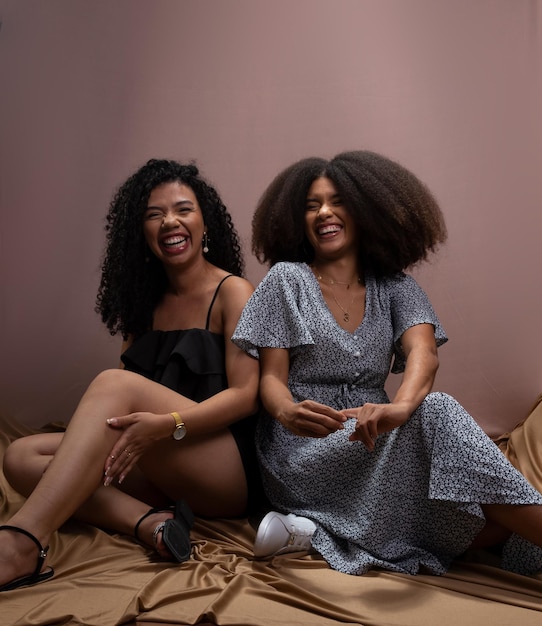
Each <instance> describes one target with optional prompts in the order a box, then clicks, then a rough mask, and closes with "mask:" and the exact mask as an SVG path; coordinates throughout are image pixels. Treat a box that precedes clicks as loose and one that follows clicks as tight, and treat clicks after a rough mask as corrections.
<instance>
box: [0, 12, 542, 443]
mask: <svg viewBox="0 0 542 626" xmlns="http://www.w3.org/2000/svg"><path fill="white" fill-rule="evenodd" d="M541 11H542V2H540V1H538V0H454V2H449V1H448V0H334V1H333V2H329V1H328V0H273V1H269V2H266V1H263V0H152V1H151V0H115V2H111V1H110V0H48V1H47V2H37V1H33V0H0V19H2V21H3V25H2V29H1V30H0V98H1V115H0V132H1V143H0V205H1V214H0V215H1V217H0V334H1V336H0V347H1V357H2V375H1V377H0V403H1V404H0V408H1V409H2V410H3V411H8V412H9V413H11V414H13V415H15V416H17V417H19V418H20V419H22V420H23V421H25V422H27V423H29V424H34V425H41V424H42V423H44V422H46V421H48V420H53V419H64V420H65V419H67V418H69V416H70V413H71V411H72V409H73V408H74V406H75V403H76V402H77V399H78V397H79V396H80V394H81V393H82V392H83V391H84V389H85V387H86V386H87V384H88V383H89V382H90V380H91V379H92V377H93V376H94V375H95V374H96V373H97V372H98V371H100V370H101V369H104V368H106V367H110V366H113V367H114V366H116V365H117V363H118V354H119V348H120V340H119V339H118V338H111V337H109V335H108V334H107V332H106V331H105V330H104V329H103V328H102V327H101V325H100V323H99V320H98V318H97V315H96V314H95V313H94V311H93V308H94V298H95V292H96V288H97V284H98V279H99V270H98V268H99V263H100V256H101V252H102V246H103V220H104V215H105V213H106V210H107V205H108V202H109V199H110V197H111V195H112V193H113V190H114V188H115V187H116V186H117V185H118V184H119V183H120V182H122V181H123V180H124V179H125V178H126V177H127V176H128V175H129V174H130V173H131V172H132V171H133V170H135V169H136V168H137V167H139V166H140V165H141V164H142V163H143V162H144V161H146V160H147V159H148V158H150V157H172V158H179V159H196V161H197V162H198V164H199V165H200V167H201V169H202V170H203V172H204V174H205V175H206V176H207V177H208V178H209V179H210V180H211V181H213V182H214V183H215V184H216V186H217V187H218V189H219V190H220V191H221V193H222V196H223V198H224V199H225V201H226V203H227V204H228V206H229V207H230V208H231V211H232V213H233V215H234V218H235V221H236V223H237V225H238V228H239V230H240V232H241V234H242V236H243V238H244V240H245V242H246V243H247V247H246V249H247V256H248V273H249V277H250V278H251V279H252V280H253V281H254V282H258V281H259V280H260V279H261V277H262V275H263V272H264V270H263V268H261V267H260V266H259V265H258V264H257V263H256V261H255V260H254V259H253V258H251V257H250V254H249V245H248V239H249V232H250V219H251V214H252V211H253V208H254V205H255V203H256V201H257V199H258V197H259V196H260V194H261V192H262V191H263V189H264V187H265V186H266V185H267V183H268V182H269V181H270V180H271V178H272V177H273V176H274V175H275V174H276V173H277V172H278V171H279V169H281V168H283V167H285V166H286V165H288V164H290V163H291V162H293V161H294V160H296V159H299V158H302V157H305V156H309V155H321V156H332V155H334V154H335V153H337V152H339V151H342V150H345V149H358V148H366V149H371V150H375V151H378V152H381V153H383V154H386V155H388V156H390V157H392V158H394V159H397V160H399V161H401V162H402V163H403V164H404V165H406V166H407V167H409V168H410V169H412V170H413V171H414V172H415V173H417V174H418V175H419V176H420V177H421V178H422V179H423V180H425V181H426V183H427V184H428V185H429V186H430V187H431V189H432V190H433V191H434V193H435V194H436V196H437V198H438V199H439V200H440V202H441V204H442V207H443V210H444V213H445V215H446V218H447V222H448V226H449V233H450V238H449V243H448V244H447V245H446V247H445V248H444V249H443V250H442V252H441V254H440V255H439V256H438V257H437V258H436V260H435V261H434V262H433V263H432V264H431V265H429V266H427V267H425V268H423V269H421V270H420V271H419V272H416V276H417V277H418V279H419V280H420V282H421V283H422V285H423V286H424V287H425V289H426V290H427V291H428V293H429V295H430V297H431V299H432V300H433V303H434V305H435V308H436V309H437V311H438V313H439V315H440V317H441V319H442V322H443V324H444V326H445V328H446V329H447V331H448V334H449V335H450V338H451V341H450V343H449V344H448V345H446V346H445V347H443V348H442V349H441V369H440V372H439V375H438V378H437V385H436V387H437V388H439V389H441V390H445V391H448V392H449V393H451V394H452V395H454V396H455V397H457V399H458V400H459V401H460V402H462V403H463V404H464V405H465V406H466V408H467V409H468V410H469V411H470V412H471V413H472V414H473V415H474V417H475V418H476V419H477V420H478V421H479V422H480V423H481V424H482V425H483V427H484V428H485V429H486V430H487V431H488V432H490V433H497V432H499V431H501V430H502V429H505V428H506V427H507V426H511V425H513V423H514V422H515V421H517V420H518V419H520V418H522V417H523V415H524V413H525V412H526V411H527V409H528V407H529V405H530V404H531V403H532V402H533V401H534V399H535V397H536V396H537V395H538V394H539V393H540V392H542V360H541V359H540V356H539V353H540V338H539V329H540V321H541V320H542V297H541V288H540V272H539V269H540V260H539V256H540V253H539V250H540V242H541V233H542V211H541V210H540V209H541V207H540V199H541V192H540V182H539V175H540V166H541V154H542V152H541V148H542V141H541V136H540V128H541V125H540V122H541V115H540V111H542V107H541V106H540V105H541V102H540V82H539V80H540V59H541V58H542V55H541V52H542V50H541V33H542V18H541V15H542V13H541Z"/></svg>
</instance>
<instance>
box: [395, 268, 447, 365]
mask: <svg viewBox="0 0 542 626" xmlns="http://www.w3.org/2000/svg"><path fill="white" fill-rule="evenodd" d="M389 290H390V291H389V294H390V308H391V315H392V323H393V342H394V361H393V366H392V369H391V371H392V372H393V373H394V374H399V373H401V372H403V371H404V369H405V363H406V361H405V354H404V352H403V349H402V347H401V336H402V335H403V333H404V332H405V331H406V330H408V329H409V328H411V327H412V326H416V325H417V324H432V325H433V327H434V329H435V340H436V342H437V346H441V345H442V344H443V343H446V341H448V337H447V336H446V333H445V332H444V329H443V328H442V325H441V323H440V321H439V319H438V317H437V314H436V313H435V311H434V309H433V307H432V305H431V303H430V302H429V298H428V297H427V294H426V293H425V291H424V290H423V289H422V288H421V287H420V286H419V285H418V283H417V282H416V281H415V280H414V278H412V276H409V275H407V274H400V275H398V276H397V277H395V278H394V279H392V280H390V282H389Z"/></svg>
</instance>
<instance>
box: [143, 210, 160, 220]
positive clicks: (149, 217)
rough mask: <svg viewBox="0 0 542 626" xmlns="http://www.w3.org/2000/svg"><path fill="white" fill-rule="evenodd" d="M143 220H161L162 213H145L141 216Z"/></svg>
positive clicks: (153, 211) (152, 211)
mask: <svg viewBox="0 0 542 626" xmlns="http://www.w3.org/2000/svg"><path fill="white" fill-rule="evenodd" d="M143 219H144V220H156V219H162V213H160V211H155V210H151V211H145V214H144V215H143Z"/></svg>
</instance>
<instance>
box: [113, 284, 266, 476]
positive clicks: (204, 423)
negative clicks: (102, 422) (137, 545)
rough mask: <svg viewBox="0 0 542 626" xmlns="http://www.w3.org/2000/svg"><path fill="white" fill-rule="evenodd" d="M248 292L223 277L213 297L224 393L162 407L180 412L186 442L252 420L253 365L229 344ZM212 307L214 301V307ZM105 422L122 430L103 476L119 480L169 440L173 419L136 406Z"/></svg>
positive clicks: (254, 405) (180, 399)
mask: <svg viewBox="0 0 542 626" xmlns="http://www.w3.org/2000/svg"><path fill="white" fill-rule="evenodd" d="M226 287H227V288H226ZM252 291H253V287H252V285H251V284H250V283H249V282H248V281H246V280H244V279H242V278H237V277H236V278H229V279H228V280H227V281H226V282H225V283H224V284H223V286H222V288H221V290H220V292H219V294H220V295H219V298H220V309H221V312H222V323H223V333H224V340H225V360H226V375H227V379H228V387H227V389H224V390H223V391H221V392H219V393H217V394H216V395H214V396H211V397H210V398H208V399H206V400H204V401H202V402H200V403H197V402H194V401H193V400H190V399H189V398H186V397H184V396H181V395H180V394H179V395H178V400H177V401H176V402H174V403H173V404H172V405H171V406H168V407H167V411H177V412H178V413H180V415H181V418H182V420H183V421H184V423H185V425H186V433H187V434H186V436H187V438H188V437H198V436H202V435H207V434H210V433H213V432H217V431H220V430H223V429H224V428H227V427H228V426H229V425H230V424H232V423H233V422H236V421H238V420H240V419H242V418H244V417H248V416H249V415H252V414H253V413H255V412H256V410H257V408H258V379H259V364H258V360H257V359H255V358H253V357H251V356H249V355H248V354H246V353H245V352H244V351H242V350H241V349H240V348H238V347H237V346H236V345H235V344H233V342H231V341H230V337H231V336H232V335H233V331H234V329H235V326H236V325H237V321H238V319H239V316H240V315H241V311H242V310H243V307H244V305H245V304H246V302H247V300H248V298H249V297H250V295H251V294H252ZM218 303H219V300H218V299H217V302H216V304H218ZM216 304H215V306H216ZM107 423H108V424H109V426H110V427H112V428H120V429H123V430H124V433H123V434H122V436H121V437H120V438H119V440H118V441H117V442H116V444H115V446H114V447H113V449H112V450H111V453H110V455H109V456H108V458H107V459H106V461H105V471H106V474H107V475H108V476H109V478H111V477H112V476H115V475H118V474H121V479H122V478H123V477H124V476H125V475H126V474H127V473H128V472H129V471H130V470H131V468H132V467H133V466H134V465H135V463H136V462H137V459H138V458H139V457H140V456H141V454H142V453H143V451H144V450H145V449H146V448H147V447H148V446H149V445H150V444H151V443H152V442H153V441H156V440H159V439H165V438H167V437H170V436H171V435H172V433H173V431H174V430H175V420H174V419H173V417H172V416H171V414H170V413H169V412H168V413H156V412H153V409H152V406H141V408H140V409H139V411H138V412H134V413H131V414H129V415H123V416H112V418H110V419H108V420H107ZM125 448H127V449H129V450H131V451H132V454H131V455H130V457H129V461H127V460H126V455H122V454H121V453H122V451H123V450H124V449H125ZM119 456H120V457H121V458H122V459H123V460H122V462H121V461H119V460H118V457H119Z"/></svg>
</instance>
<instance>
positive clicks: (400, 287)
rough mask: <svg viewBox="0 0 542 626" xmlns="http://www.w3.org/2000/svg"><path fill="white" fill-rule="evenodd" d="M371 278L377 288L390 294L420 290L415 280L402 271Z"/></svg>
mask: <svg viewBox="0 0 542 626" xmlns="http://www.w3.org/2000/svg"><path fill="white" fill-rule="evenodd" d="M372 280H374V283H375V284H376V285H377V287H378V288H379V289H381V290H384V291H386V292H388V293H389V294H390V295H394V294H401V293H409V292H412V293H414V292H418V291H421V290H422V289H421V287H420V286H419V285H418V283H417V282H416V280H415V279H414V278H413V277H412V276H410V274H405V273H404V272H398V273H397V274H393V275H392V276H386V277H384V278H375V279H372Z"/></svg>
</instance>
